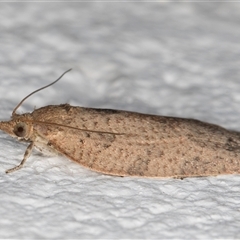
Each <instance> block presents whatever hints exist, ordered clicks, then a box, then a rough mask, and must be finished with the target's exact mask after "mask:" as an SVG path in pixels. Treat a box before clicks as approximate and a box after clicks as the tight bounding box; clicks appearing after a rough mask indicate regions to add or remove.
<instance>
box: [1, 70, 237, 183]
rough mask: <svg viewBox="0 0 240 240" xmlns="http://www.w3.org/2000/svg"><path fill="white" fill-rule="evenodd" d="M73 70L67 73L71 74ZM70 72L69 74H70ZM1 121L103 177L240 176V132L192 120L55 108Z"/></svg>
mask: <svg viewBox="0 0 240 240" xmlns="http://www.w3.org/2000/svg"><path fill="white" fill-rule="evenodd" d="M70 70H71V69H69V70H68V71H70ZM68 71H66V72H68ZM66 72H65V73H66ZM65 73H63V74H62V75H61V76H60V77H59V78H58V79H57V80H56V81H54V82H53V83H51V84H49V85H47V86H45V87H43V88H40V89H38V90H36V91H34V92H32V93H31V94H29V95H28V96H27V97H25V98H24V99H23V100H22V101H21V102H20V103H19V104H18V105H17V106H16V108H15V109H14V110H13V113H12V118H11V120H10V121H6V122H0V129H1V130H2V131H4V132H6V133H8V134H9V135H11V136H12V137H16V138H17V139H18V140H21V141H26V142H29V143H30V144H29V146H28V147H27V149H26V151H25V154H24V157H23V160H22V162H21V163H20V165H18V166H16V167H14V168H12V169H9V170H7V171H6V172H7V173H9V172H13V171H15V170H18V169H19V168H21V167H22V166H23V164H24V163H25V161H26V159H27V158H28V157H29V156H30V154H31V152H32V149H33V147H36V148H37V149H39V150H46V149H48V150H50V151H51V150H54V151H57V152H59V153H61V154H63V155H65V156H66V157H68V158H70V159H72V160H74V161H75V162H77V163H79V164H81V165H82V166H84V167H86V168H89V169H91V170H93V171H97V172H100V173H104V174H109V175H116V176H140V177H176V178H185V177H193V176H209V175H218V174H233V173H240V134H239V133H238V132H234V131H228V130H226V129H224V128H222V127H219V126H216V125H213V124H209V123H204V122H201V121H198V120H193V119H183V118H175V117H163V116H154V115H147V114H141V113H133V112H127V111H119V110H108V109H93V108H82V107H75V106H70V105H69V104H61V105H50V106H46V107H42V108H39V109H36V110H34V111H33V112H32V113H25V114H17V113H16V110H17V109H18V107H19V106H20V105H21V104H22V103H23V101H25V100H26V99H27V98H28V97H29V96H31V95H32V94H34V93H36V92H38V91H40V90H42V89H44V88H46V87H49V86H50V85H53V84H54V83H56V82H57V81H59V80H60V78H61V77H62V76H63V75H64V74H65Z"/></svg>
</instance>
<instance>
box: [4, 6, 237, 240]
mask: <svg viewBox="0 0 240 240" xmlns="http://www.w3.org/2000/svg"><path fill="white" fill-rule="evenodd" d="M239 11H240V3H216V2H213V3H206V2H205V3H204V2H202V3H201V2H198V3H147V2H145V3H130V2H129V3H120V2H117V3H103V2H102V3H73V2H72V3H70V2H68V3H66V2H65V3H64V2H63V3H46V2H45V3H44V2H38V3H0V69H1V77H0V79H1V80H0V103H1V104H0V106H1V107H0V116H1V119H2V120H3V119H5V120H6V119H8V118H9V117H10V115H11V111H12V109H13V108H14V107H15V106H16V104H17V103H18V102H19V101H20V100H21V99H22V98H23V97H24V96H26V95H27V94H28V93H30V92H31V91H33V90H35V89H37V88H39V87H41V86H43V85H45V84H48V83H50V82H51V81H53V80H55V79H56V78H57V77H58V76H60V75H61V74H62V73H63V72H64V71H65V70H67V69H68V68H73V70H72V72H70V73H68V74H67V75H66V76H65V77H64V78H63V79H62V80H61V81H60V82H59V83H57V84H56V85H54V86H52V87H50V88H48V89H46V90H44V91H42V92H40V93H37V94H36V95H34V96H32V97H31V98H29V99H28V100H27V101H26V102H25V103H24V104H23V106H22V107H21V108H20V109H19V110H18V112H20V113H23V112H31V111H32V110H33V109H34V107H37V108H38V107H42V106H45V105H48V104H60V103H66V102H68V103H70V104H72V105H79V106H85V107H99V108H113V109H125V110H132V111H138V112H144V113H153V114H161V115H171V116H179V117H191V118H197V119H200V120H203V121H208V122H212V123H216V124H219V125H222V126H224V127H226V128H229V129H235V130H240V124H239V117H240V108H239V105H240V83H239V76H240V70H239V69H240V68H239V64H240V44H239V42H240V32H239V31H240V30H239V24H240V15H239ZM26 146H27V145H26V144H23V143H18V142H17V141H15V140H14V139H12V138H10V137H8V136H7V135H6V134H4V133H2V132H1V134H0V149H1V151H0V216H1V217H0V238H5V239H6V238H18V239H30V238H32V239H40V238H41V239H46V238H49V239H59V238H61V239H66V238H79V239H82V238H94V239H96V238H97V239H99V238H102V239H103V238H105V239H106V238H112V239H117V238H118V239H119V238H128V239H133V238H142V239H153V238H155V239H156V238H181V239H191V238H194V239H204V238H208V239H210V238H215V239H216V238H232V239H233V238H240V233H239V226H240V185H239V181H240V176H218V177H204V178H186V179H184V180H178V179H162V180H156V179H143V178H127V177H126V178H120V177H111V176H105V175H101V174H97V173H94V172H90V171H88V170H86V169H83V168H82V167H81V166H80V165H78V164H76V163H74V162H71V161H70V160H68V159H66V158H64V157H46V156H42V155H40V154H38V153H37V152H34V154H33V155H32V156H31V157H30V158H29V159H28V161H27V162H26V164H25V166H24V168H23V169H21V170H19V171H18V172H15V173H12V174H9V175H6V174H5V170H6V169H9V168H11V167H13V166H14V165H16V164H19V162H20V161H21V159H22V156H23V153H24V151H25V149H26Z"/></svg>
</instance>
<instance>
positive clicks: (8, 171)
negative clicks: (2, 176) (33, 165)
mask: <svg viewBox="0 0 240 240" xmlns="http://www.w3.org/2000/svg"><path fill="white" fill-rule="evenodd" d="M33 146H34V142H31V143H30V145H29V146H28V147H27V149H26V151H25V153H24V156H23V160H22V161H21V163H20V164H19V165H18V166H16V167H14V168H10V169H8V170H7V171H6V173H11V172H14V171H17V170H19V169H20V168H22V166H23V164H24V163H25V162H26V160H27V158H28V157H29V156H30V155H31V153H32V149H33Z"/></svg>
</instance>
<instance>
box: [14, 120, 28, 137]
mask: <svg viewBox="0 0 240 240" xmlns="http://www.w3.org/2000/svg"><path fill="white" fill-rule="evenodd" d="M13 132H14V133H15V134H16V135H17V136H18V137H25V136H26V134H27V126H26V124H25V123H18V124H17V125H16V126H15V127H14V130H13Z"/></svg>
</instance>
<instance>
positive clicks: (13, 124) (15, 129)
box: [0, 119, 33, 140]
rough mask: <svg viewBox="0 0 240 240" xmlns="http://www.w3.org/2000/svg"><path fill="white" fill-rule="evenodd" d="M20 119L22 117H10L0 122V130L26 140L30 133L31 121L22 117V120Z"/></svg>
mask: <svg viewBox="0 0 240 240" xmlns="http://www.w3.org/2000/svg"><path fill="white" fill-rule="evenodd" d="M21 120H22V119H12V120H10V121H3V122H0V130H2V131H4V132H6V133H8V134H9V135H10V136H12V137H15V138H18V139H25V140H28V139H30V138H31V135H32V128H33V126H32V122H31V121H26V119H23V120H24V121H21Z"/></svg>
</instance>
